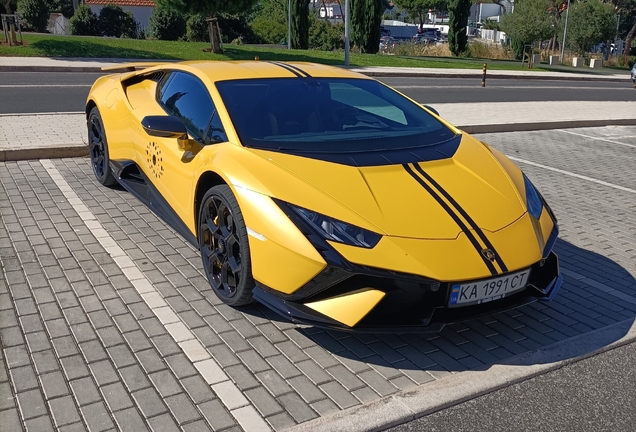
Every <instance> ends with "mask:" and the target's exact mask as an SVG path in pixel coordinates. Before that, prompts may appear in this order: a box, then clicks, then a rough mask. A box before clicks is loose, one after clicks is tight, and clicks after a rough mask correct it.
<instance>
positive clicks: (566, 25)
mask: <svg viewBox="0 0 636 432" xmlns="http://www.w3.org/2000/svg"><path fill="white" fill-rule="evenodd" d="M569 15H570V0H568V8H567V10H566V11H565V28H564V29H563V40H562V41H561V64H563V56H564V55H565V36H566V35H567V33H568V16H569Z"/></svg>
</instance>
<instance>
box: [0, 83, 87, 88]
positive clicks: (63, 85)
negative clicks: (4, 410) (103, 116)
mask: <svg viewBox="0 0 636 432" xmlns="http://www.w3.org/2000/svg"><path fill="white" fill-rule="evenodd" d="M90 86H92V84H0V88H31V87H33V88H39V87H90Z"/></svg>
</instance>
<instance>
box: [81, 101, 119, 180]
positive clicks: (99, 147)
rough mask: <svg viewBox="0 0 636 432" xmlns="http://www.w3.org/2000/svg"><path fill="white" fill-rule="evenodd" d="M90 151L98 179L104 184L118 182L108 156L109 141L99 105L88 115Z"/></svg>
mask: <svg viewBox="0 0 636 432" xmlns="http://www.w3.org/2000/svg"><path fill="white" fill-rule="evenodd" d="M87 126H88V152H89V154H90V157H91V165H92V166H93V172H94V173H95V177H96V178H97V181H98V182H100V183H101V184H103V185H104V186H112V185H114V184H115V183H117V180H116V179H115V176H114V175H113V172H112V171H111V169H110V158H109V157H108V142H107V141H106V132H105V130H104V122H102V117H101V115H100V114H99V110H98V109H97V107H95V108H93V109H92V110H91V112H90V114H89V115H88V122H87Z"/></svg>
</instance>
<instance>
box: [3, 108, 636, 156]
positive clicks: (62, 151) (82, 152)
mask: <svg viewBox="0 0 636 432" xmlns="http://www.w3.org/2000/svg"><path fill="white" fill-rule="evenodd" d="M603 126H636V118H633V119H615V120H569V121H555V122H537V123H509V124H489V125H464V126H456V127H457V128H458V129H461V130H463V131H464V132H466V133H469V134H480V133H498V132H523V131H537V130H550V129H568V128H581V127H603ZM86 156H88V146H87V145H86V143H70V144H61V145H59V146H55V147H53V146H51V147H41V148H25V149H7V150H0V162H8V161H19V160H28V159H60V158H70V157H86Z"/></svg>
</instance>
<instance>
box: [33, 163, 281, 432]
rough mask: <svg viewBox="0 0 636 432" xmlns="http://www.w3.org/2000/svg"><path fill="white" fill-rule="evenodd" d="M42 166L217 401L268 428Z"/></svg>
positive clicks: (49, 167)
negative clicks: (190, 362)
mask: <svg viewBox="0 0 636 432" xmlns="http://www.w3.org/2000/svg"><path fill="white" fill-rule="evenodd" d="M40 163H41V164H42V166H43V167H44V169H46V171H47V172H48V173H49V176H50V177H51V179H52V180H53V181H54V182H55V184H56V185H57V187H58V188H59V190H60V191H61V192H62V194H64V197H65V198H66V200H67V201H68V202H69V203H71V202H72V203H73V208H74V209H75V211H76V212H77V214H78V215H79V216H80V218H81V219H82V222H84V224H85V225H86V227H87V228H89V230H91V232H94V233H96V234H98V235H99V236H95V238H96V239H97V241H99V243H100V244H101V245H102V247H103V248H104V249H105V250H106V252H107V253H109V254H110V255H111V257H113V258H115V257H116V258H118V259H117V260H115V259H113V261H114V262H115V264H117V266H118V267H119V268H120V270H121V271H122V273H123V274H124V276H126V278H127V279H128V280H129V281H130V283H131V284H132V285H133V286H134V287H135V289H136V290H137V292H138V293H139V295H140V296H141V298H142V299H143V300H144V302H146V304H147V305H148V307H149V308H150V309H151V310H152V312H153V313H154V314H155V316H156V317H157V318H158V319H159V320H160V321H161V322H162V323H163V324H164V326H165V327H166V331H167V332H168V334H170V336H171V337H172V338H173V340H174V341H175V342H176V343H177V344H178V345H179V346H180V347H181V349H182V350H183V352H184V354H185V355H186V356H187V357H188V358H189V359H190V361H192V363H193V364H194V367H195V368H196V369H197V370H198V371H199V372H200V373H201V376H202V377H203V378H204V379H205V380H206V382H208V384H209V385H210V386H211V388H212V390H214V392H215V393H216V395H217V396H218V397H219V399H220V400H221V403H223V404H224V405H225V407H226V408H227V409H228V411H230V413H231V414H232V416H233V417H234V418H235V419H236V421H237V422H238V424H239V425H240V426H241V427H242V428H243V430H245V431H246V432H260V431H270V430H271V428H270V427H269V425H268V424H267V423H266V422H265V421H264V420H263V419H262V418H260V416H259V415H258V413H257V411H256V409H255V408H254V407H253V406H251V405H250V403H249V401H248V400H247V399H246V398H245V396H243V393H241V390H239V388H238V387H237V386H236V384H234V382H233V381H232V380H231V379H230V377H229V376H228V375H227V374H226V373H225V372H224V371H223V369H222V368H221V367H220V365H219V364H218V363H217V362H216V360H215V359H213V358H212V356H211V355H210V353H209V352H208V350H207V349H206V348H205V347H204V346H203V345H202V344H201V342H199V340H198V339H197V338H196V335H195V334H194V333H193V332H192V330H190V329H189V328H188V326H187V325H186V323H185V322H184V321H182V320H181V318H180V317H179V316H178V315H177V314H176V313H175V312H174V311H173V310H172V308H171V307H170V306H168V304H167V303H166V301H165V300H164V298H163V296H162V295H161V293H160V292H159V291H157V290H156V289H155V288H154V285H152V282H150V280H148V279H147V278H146V276H145V275H144V273H143V271H142V270H141V269H139V268H138V267H137V266H136V265H135V266H134V267H130V266H126V267H121V266H120V265H119V264H120V263H126V264H128V260H129V261H130V262H133V263H134V260H133V259H132V258H131V257H130V255H128V254H127V253H126V252H125V251H124V250H123V249H122V248H121V247H120V246H119V245H118V244H117V242H116V241H115V240H114V239H113V238H112V237H111V236H110V234H108V232H107V231H106V230H105V229H104V227H103V226H102V225H101V223H100V222H99V220H98V219H97V218H96V217H95V215H94V214H93V212H92V211H90V210H89V209H88V207H87V206H86V205H85V204H84V202H83V201H82V200H81V198H80V197H79V196H78V195H77V194H76V193H75V191H73V189H72V188H71V186H70V185H69V184H68V183H67V182H66V180H65V179H64V177H62V174H61V173H60V172H59V171H58V169H57V168H56V167H55V165H54V164H53V162H52V161H51V160H50V159H42V160H41V161H40ZM202 371H205V374H204V372H202ZM209 379H211V380H212V381H213V382H212V383H210V382H209V381H208V380H209Z"/></svg>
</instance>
